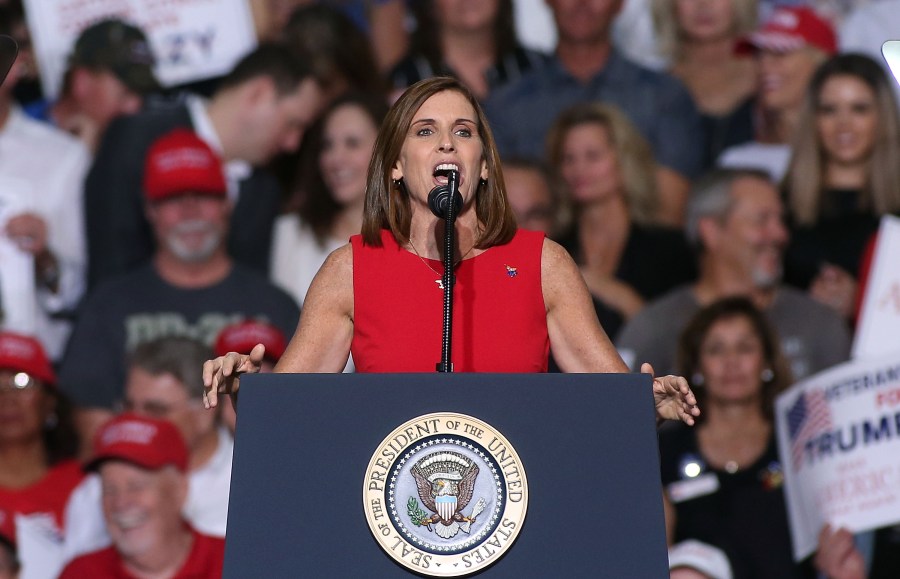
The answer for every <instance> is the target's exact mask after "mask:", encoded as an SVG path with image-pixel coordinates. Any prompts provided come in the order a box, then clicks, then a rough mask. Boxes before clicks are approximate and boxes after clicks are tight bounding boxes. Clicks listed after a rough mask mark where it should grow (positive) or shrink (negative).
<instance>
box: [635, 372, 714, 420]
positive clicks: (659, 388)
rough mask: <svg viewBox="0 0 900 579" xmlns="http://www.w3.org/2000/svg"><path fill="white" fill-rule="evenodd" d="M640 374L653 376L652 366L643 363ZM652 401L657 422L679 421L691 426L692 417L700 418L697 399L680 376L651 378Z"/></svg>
mask: <svg viewBox="0 0 900 579" xmlns="http://www.w3.org/2000/svg"><path fill="white" fill-rule="evenodd" d="M641 372H642V373H644V374H650V376H653V366H651V365H650V364H648V363H646V362H644V363H643V364H641ZM653 401H654V402H655V403H656V418H657V420H660V421H662V420H681V421H682V422H684V423H685V424H687V425H689V426H693V424H694V417H695V416H700V408H699V407H698V406H697V398H696V397H695V396H694V393H693V392H691V388H690V386H688V383H687V380H685V379H684V378H683V377H682V376H672V375H668V376H660V377H659V378H656V377H654V378H653Z"/></svg>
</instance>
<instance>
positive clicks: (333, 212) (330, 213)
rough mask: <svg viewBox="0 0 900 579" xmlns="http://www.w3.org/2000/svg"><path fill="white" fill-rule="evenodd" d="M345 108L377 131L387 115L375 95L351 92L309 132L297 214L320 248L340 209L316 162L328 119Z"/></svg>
mask: <svg viewBox="0 0 900 579" xmlns="http://www.w3.org/2000/svg"><path fill="white" fill-rule="evenodd" d="M345 107H356V108H357V109H359V110H361V111H362V112H363V113H364V114H365V115H366V116H367V117H368V118H369V120H370V121H372V125H373V126H374V127H375V130H376V131H377V130H378V129H379V128H380V127H381V123H382V122H383V121H384V117H385V115H387V111H388V105H387V101H386V100H385V98H384V97H383V96H381V95H378V94H373V93H363V92H350V93H346V94H344V95H343V96H341V97H338V98H337V100H335V101H334V102H332V103H331V105H329V107H328V109H327V110H326V111H325V112H324V113H323V114H322V115H320V116H319V119H318V120H317V121H316V123H315V125H313V127H312V129H310V131H309V133H308V136H307V137H305V138H304V140H307V139H309V143H310V147H309V148H306V149H304V153H305V156H304V157H303V158H301V160H300V163H299V167H300V171H298V174H299V176H298V182H299V186H298V189H299V191H300V201H299V205H298V207H297V214H298V215H299V216H300V220H301V222H302V223H303V224H305V225H308V226H309V227H310V228H312V231H313V234H314V235H315V237H316V241H318V243H319V245H321V246H323V247H324V246H325V243H326V241H327V240H328V236H329V235H330V234H331V228H332V226H333V225H334V221H335V219H337V216H338V214H340V212H341V209H342V206H341V204H340V203H338V202H337V201H335V199H334V197H333V196H332V194H331V190H330V189H329V188H328V185H326V184H325V178H324V177H323V176H322V169H321V167H320V166H319V159H320V157H321V155H322V150H323V147H324V142H325V125H326V124H327V123H328V119H330V118H331V116H332V115H333V114H334V113H335V112H336V111H338V110H339V109H342V108H345Z"/></svg>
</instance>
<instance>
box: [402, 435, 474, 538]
mask: <svg viewBox="0 0 900 579" xmlns="http://www.w3.org/2000/svg"><path fill="white" fill-rule="evenodd" d="M411 472H412V475H413V478H415V481H416V487H417V488H418V491H419V498H420V499H421V500H422V503H423V504H424V505H425V506H426V507H427V508H428V509H430V510H431V511H432V512H433V513H435V514H433V515H431V517H430V518H429V519H427V520H426V521H423V522H424V523H425V524H427V525H428V528H429V530H432V529H431V525H434V526H435V528H434V529H433V530H434V532H435V533H437V534H438V535H439V536H441V537H443V538H445V539H449V538H451V537H454V536H455V535H456V534H457V533H458V532H459V530H460V528H462V530H463V531H465V532H468V531H469V527H470V525H471V523H473V522H474V521H475V517H474V516H473V517H466V516H465V515H463V514H462V513H461V512H460V511H462V510H463V509H464V508H466V505H468V504H469V501H471V500H472V494H473V493H474V492H475V479H476V477H477V476H478V465H477V464H475V463H473V462H470V461H469V460H467V459H466V458H464V457H463V456H462V455H459V454H457V453H455V452H440V453H434V454H431V455H429V456H426V457H425V458H423V459H422V460H420V461H419V462H418V463H416V464H415V465H414V466H413V467H412V469H411Z"/></svg>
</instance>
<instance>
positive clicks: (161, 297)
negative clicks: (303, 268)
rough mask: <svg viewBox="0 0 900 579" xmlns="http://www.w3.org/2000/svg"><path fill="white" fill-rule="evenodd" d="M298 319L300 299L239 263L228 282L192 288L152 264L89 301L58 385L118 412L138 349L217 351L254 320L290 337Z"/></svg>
mask: <svg viewBox="0 0 900 579" xmlns="http://www.w3.org/2000/svg"><path fill="white" fill-rule="evenodd" d="M299 317H300V309H299V308H298V307H297V304H296V302H294V300H293V298H291V297H290V296H289V295H287V294H286V293H285V292H284V291H282V290H280V289H278V288H276V287H275V286H274V285H272V284H271V283H270V282H269V281H268V280H267V279H266V278H265V277H263V276H262V275H260V274H258V273H256V272H255V271H252V270H250V269H247V268H246V267H244V266H241V265H239V264H234V266H233V267H232V270H231V273H229V274H228V275H227V276H226V277H225V278H224V279H223V280H222V281H220V282H218V283H216V284H213V285H211V286H209V287H204V288H193V289H186V288H179V287H175V286H173V285H170V284H169V283H167V282H166V281H165V280H163V278H161V277H160V276H159V274H158V273H157V272H156V269H154V267H153V266H152V265H145V266H143V267H140V268H138V269H137V270H135V271H133V272H130V273H126V274H122V275H119V276H115V277H112V278H110V279H108V280H106V281H104V282H102V283H101V284H100V285H98V286H97V289H96V290H94V291H93V292H92V293H91V294H90V295H89V296H88V299H87V301H86V302H85V304H84V306H83V307H82V309H81V311H80V312H79V318H78V322H77V323H76V325H75V331H74V332H73V333H72V339H71V340H70V341H69V347H68V349H67V351H66V356H65V358H64V360H63V364H62V368H61V369H60V374H59V385H60V387H61V388H62V390H63V391H64V392H65V393H66V394H68V395H69V397H70V398H71V399H72V400H73V401H74V402H75V403H76V404H77V405H79V406H82V407H92V408H112V407H113V406H114V405H115V403H116V402H119V401H120V400H121V398H122V395H123V392H124V388H125V377H126V368H125V363H126V358H127V355H128V354H129V353H130V352H131V351H132V350H134V348H135V347H137V346H138V345H139V344H142V343H144V342H149V341H151V340H154V339H157V338H164V337H174V336H179V337H190V338H194V339H196V340H199V341H201V342H203V343H205V344H208V345H210V346H211V345H212V344H213V342H214V341H215V339H216V337H217V336H218V335H219V332H220V331H221V330H222V328H224V327H225V326H227V325H229V324H233V323H235V322H238V321H241V320H244V319H247V318H254V319H261V320H264V321H268V322H271V323H272V324H274V325H275V326H276V327H278V328H279V329H280V330H281V331H282V332H283V333H284V335H285V337H290V336H292V335H293V333H294V330H295V329H296V327H297V320H298V319H299Z"/></svg>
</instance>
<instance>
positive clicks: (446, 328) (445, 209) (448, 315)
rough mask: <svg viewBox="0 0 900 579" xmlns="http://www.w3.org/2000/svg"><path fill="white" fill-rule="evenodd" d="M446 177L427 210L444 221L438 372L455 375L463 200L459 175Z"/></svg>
mask: <svg viewBox="0 0 900 579" xmlns="http://www.w3.org/2000/svg"><path fill="white" fill-rule="evenodd" d="M446 174H447V185H445V186H440V187H435V188H434V189H432V190H431V192H430V193H429V194H428V206H429V208H430V209H431V212H432V213H434V214H435V215H436V216H438V217H440V218H442V219H443V220H444V275H442V276H441V285H442V286H443V289H444V310H443V311H444V322H443V333H442V341H441V361H440V362H438V363H437V365H436V370H437V371H438V372H453V362H451V361H450V355H451V341H452V338H453V284H454V282H455V281H456V279H455V278H456V276H455V275H454V273H453V245H454V237H455V233H456V214H457V213H458V212H459V210H460V209H461V208H462V196H460V194H459V173H458V172H457V171H446ZM451 199H452V200H453V202H452V203H451V202H450V200H451Z"/></svg>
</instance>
